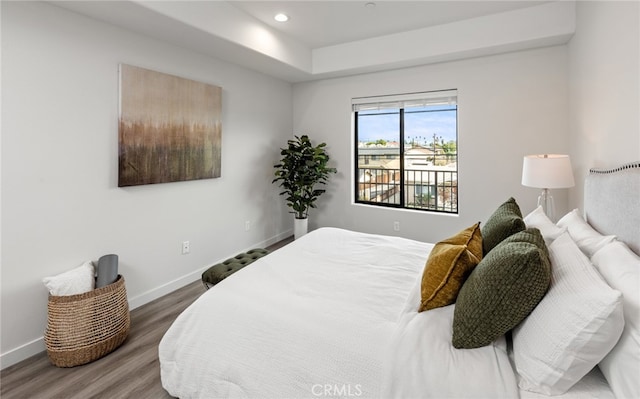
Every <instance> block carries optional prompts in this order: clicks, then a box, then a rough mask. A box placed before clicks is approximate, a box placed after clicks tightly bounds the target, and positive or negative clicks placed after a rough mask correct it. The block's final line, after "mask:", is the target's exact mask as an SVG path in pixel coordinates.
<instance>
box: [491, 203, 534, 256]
mask: <svg viewBox="0 0 640 399" xmlns="http://www.w3.org/2000/svg"><path fill="white" fill-rule="evenodd" d="M525 227H526V226H525V224H524V220H523V219H522V212H520V207H519V206H518V204H517V203H516V200H515V199H513V198H509V199H508V200H507V201H506V202H505V203H503V204H502V205H500V206H499V207H498V209H496V210H495V212H493V214H492V215H491V216H490V217H489V219H487V222H486V223H485V224H484V225H483V226H482V229H481V231H482V249H483V251H484V255H487V254H488V253H489V251H491V250H492V249H493V248H495V246H496V245H498V244H500V243H501V242H502V240H504V239H505V238H507V237H509V236H510V235H512V234H515V233H517V232H519V231H522V230H524V229H525Z"/></svg>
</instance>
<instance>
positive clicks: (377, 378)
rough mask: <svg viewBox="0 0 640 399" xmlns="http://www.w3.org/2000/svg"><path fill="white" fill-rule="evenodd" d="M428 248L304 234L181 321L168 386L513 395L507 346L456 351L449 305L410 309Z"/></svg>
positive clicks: (165, 359) (357, 236)
mask: <svg viewBox="0 0 640 399" xmlns="http://www.w3.org/2000/svg"><path fill="white" fill-rule="evenodd" d="M431 248H432V245H431V244H426V243H422V242H418V241H413V240H407V239H402V238H397V237H386V236H378V235H370V234H362V233H355V232H351V231H346V230H340V229H334V228H322V229H319V230H316V231H313V232H311V233H309V234H308V235H306V236H304V237H302V238H301V239H299V240H296V241H295V242H293V243H291V244H289V245H287V246H286V247H284V248H282V249H279V250H277V251H275V252H273V253H272V254H270V255H268V256H266V257H264V258H261V259H259V260H258V261H256V262H255V263H253V264H251V265H249V266H247V267H245V268H244V269H242V270H240V271H239V272H237V273H235V274H234V275H232V276H230V277H229V278H227V279H225V280H224V281H222V282H221V283H219V284H218V285H216V286H215V287H213V288H212V289H210V290H208V291H207V292H206V293H205V294H203V295H202V296H201V297H200V298H199V299H198V300H197V301H196V302H195V303H194V304H193V305H191V306H190V307H189V308H188V309H187V310H185V311H184V313H182V314H181V315H180V316H179V317H178V318H177V319H176V321H175V322H174V324H173V325H172V326H171V328H170V329H169V330H168V331H167V333H166V334H165V336H164V337H163V339H162V341H161V342H160V347H159V357H160V365H161V377H162V384H163V387H164V388H165V389H166V390H167V391H168V392H169V393H170V394H171V395H173V396H178V397H180V398H183V399H186V398H227V397H231V398H314V397H360V398H391V397H398V398H400V397H402V398H426V397H433V398H443V397H487V398H495V397H517V396H518V391H517V388H516V382H515V377H514V374H513V371H512V369H511V367H510V365H509V360H508V358H507V354H506V350H505V345H504V341H503V340H500V341H498V342H497V343H496V344H495V345H491V346H487V347H484V348H480V349H473V350H457V349H454V348H453V347H452V346H451V344H450V342H451V319H452V316H453V306H448V307H446V308H442V309H436V310H433V311H429V312H424V313H420V314H418V313H416V312H415V308H416V307H417V306H418V302H416V301H417V300H418V299H417V298H419V286H418V285H417V282H418V280H419V279H420V276H421V274H422V273H421V272H422V269H423V267H424V264H425V261H426V259H427V256H428V254H429V251H430V250H431ZM416 295H417V296H418V297H416Z"/></svg>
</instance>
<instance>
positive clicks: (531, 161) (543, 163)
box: [522, 154, 575, 221]
mask: <svg viewBox="0 0 640 399" xmlns="http://www.w3.org/2000/svg"><path fill="white" fill-rule="evenodd" d="M522 185H523V186H527V187H535V188H541V189H542V193H540V196H539V197H538V206H542V209H543V210H544V213H545V214H546V215H547V216H548V217H549V219H551V220H553V221H555V219H554V218H555V209H554V204H553V197H552V196H551V194H550V193H549V190H550V189H553V188H567V187H573V186H574V185H575V182H574V180H573V172H572V170H571V160H570V159H569V156H568V155H561V154H541V155H526V156H525V157H524V161H523V163H522Z"/></svg>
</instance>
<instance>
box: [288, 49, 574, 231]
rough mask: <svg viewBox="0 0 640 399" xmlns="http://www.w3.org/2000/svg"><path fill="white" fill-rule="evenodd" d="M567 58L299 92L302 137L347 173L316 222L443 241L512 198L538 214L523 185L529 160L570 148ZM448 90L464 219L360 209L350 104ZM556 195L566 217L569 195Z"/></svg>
mask: <svg viewBox="0 0 640 399" xmlns="http://www.w3.org/2000/svg"><path fill="white" fill-rule="evenodd" d="M566 58H567V57H566V47H565V46H559V47H550V48H545V49H538V50H530V51H524V52H516V53H510V54H504V55H497V56H491V57H483V58H477V59H471V60H464V61H458V62H449V63H442V64H435V65H428V66H422V67H415V68H410V69H401V70H395V71H391V72H382V73H374V74H368V75H358V76H353V77H347V78H340V79H329V80H323V81H317V82H309V83H300V84H296V85H295V86H294V101H293V104H294V131H295V132H296V133H307V134H309V135H310V137H311V138H312V139H313V140H315V141H317V142H321V141H325V142H326V143H327V145H328V151H329V154H330V156H331V157H332V159H333V162H334V165H335V166H336V167H337V168H338V170H339V174H338V175H336V176H332V178H331V182H330V189H329V192H328V193H327V194H328V195H326V196H324V197H321V198H320V200H319V209H318V210H313V211H312V212H311V214H310V220H311V224H312V225H313V226H318V225H322V226H337V227H344V228H349V229H354V230H359V231H366V232H372V233H382V234H390V235H394V234H397V235H401V236H405V237H410V238H414V239H419V240H426V241H430V242H436V241H438V240H440V239H443V238H445V237H447V236H448V235H450V234H453V233H455V232H456V231H458V230H460V229H462V228H464V227H468V226H469V225H471V224H473V223H475V222H477V221H484V220H486V218H487V217H488V216H489V215H490V214H491V212H493V210H495V208H496V207H497V206H498V205H499V204H501V203H502V202H503V201H505V200H506V199H507V198H509V197H510V196H513V197H515V198H516V200H517V201H518V202H519V204H520V206H521V208H522V210H523V212H529V211H531V210H532V209H533V208H534V207H535V204H536V201H537V196H538V191H539V190H537V189H532V188H526V187H523V186H522V185H521V184H520V180H521V173H522V158H523V156H524V155H526V154H534V153H544V152H547V153H566V152H567V151H568V148H569V145H568V144H569V141H568V134H567V130H568V117H567V114H568V97H567V84H566V76H567V59H566ZM439 89H458V148H459V164H458V168H459V178H458V179H459V180H458V182H459V212H460V213H459V215H458V216H451V215H444V214H434V213H429V212H421V211H403V210H389V209H382V208H378V207H371V206H364V205H354V204H353V200H352V197H353V194H352V193H353V191H354V189H353V178H352V175H353V166H352V158H353V156H352V154H353V135H352V120H351V105H350V104H351V98H352V97H361V96H372V95H383V94H399V93H409V92H416V91H430V90H439ZM555 191H556V192H554V193H553V195H554V197H555V198H556V206H557V208H558V213H561V212H564V211H566V209H567V193H566V190H555ZM393 221H399V222H400V225H401V231H400V232H399V233H396V232H394V231H393Z"/></svg>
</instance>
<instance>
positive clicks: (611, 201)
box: [584, 162, 640, 254]
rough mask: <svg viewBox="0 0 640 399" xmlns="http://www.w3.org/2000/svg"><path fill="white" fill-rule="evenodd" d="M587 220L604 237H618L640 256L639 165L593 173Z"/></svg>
mask: <svg viewBox="0 0 640 399" xmlns="http://www.w3.org/2000/svg"><path fill="white" fill-rule="evenodd" d="M584 208H585V218H586V219H587V221H588V222H589V224H590V225H591V226H592V227H593V228H594V229H596V230H598V231H599V232H600V233H602V234H607V235H608V234H615V235H616V236H617V237H618V239H619V240H620V241H623V242H625V243H626V244H627V245H628V246H629V248H631V249H632V250H633V251H634V252H635V253H636V254H640V162H634V163H630V164H627V165H623V166H621V167H619V168H614V169H607V170H603V169H591V170H590V171H589V175H588V176H587V179H586V180H585V187H584Z"/></svg>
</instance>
